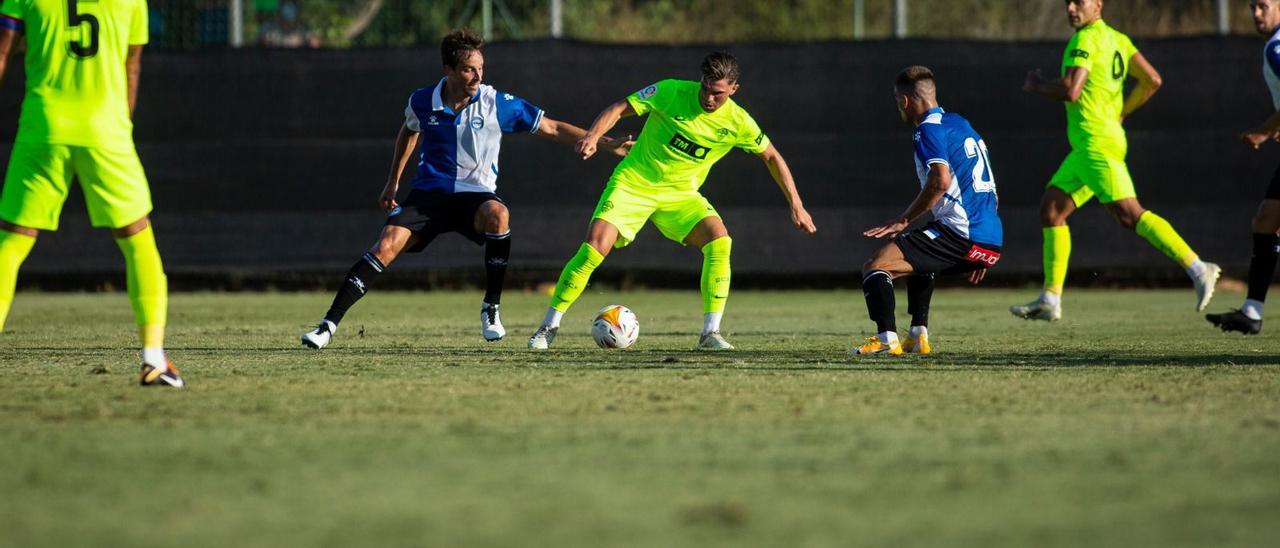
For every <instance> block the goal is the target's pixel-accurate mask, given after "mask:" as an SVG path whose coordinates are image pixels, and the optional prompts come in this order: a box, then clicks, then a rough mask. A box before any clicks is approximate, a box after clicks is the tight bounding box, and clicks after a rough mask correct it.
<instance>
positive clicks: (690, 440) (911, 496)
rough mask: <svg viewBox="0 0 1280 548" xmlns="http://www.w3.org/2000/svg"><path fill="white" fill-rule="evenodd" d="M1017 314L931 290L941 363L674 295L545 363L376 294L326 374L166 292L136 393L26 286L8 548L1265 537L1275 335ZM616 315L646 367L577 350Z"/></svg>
mask: <svg viewBox="0 0 1280 548" xmlns="http://www.w3.org/2000/svg"><path fill="white" fill-rule="evenodd" d="M1031 296H1032V292H1031V291H1019V292H1002V291H940V292H939V293H938V295H937V296H936V298H935V306H934V311H933V322H932V323H933V326H932V330H933V337H932V341H933V343H934V345H935V350H936V351H937V353H936V354H934V355H933V356H930V357H927V358H920V357H906V358H904V359H892V358H876V359H859V360H855V359H852V358H850V357H848V356H846V355H845V351H846V350H847V348H848V347H849V346H850V344H851V342H852V341H853V340H854V338H855V337H859V338H860V337H863V336H866V335H869V334H870V333H869V331H870V330H871V326H870V322H869V321H867V320H866V315H865V307H864V305H863V303H862V298H861V295H860V294H858V293H856V292H812V293H752V292H738V293H736V294H735V295H734V296H733V298H732V299H730V302H729V316H728V317H727V319H726V321H725V327H726V333H727V334H728V337H729V340H730V341H732V342H733V343H734V344H736V345H738V347H739V348H740V349H741V350H739V351H737V352H732V353H722V354H703V353H697V352H693V351H691V350H689V349H690V348H692V347H693V345H694V344H695V343H696V332H697V329H698V328H699V326H700V300H699V298H698V297H697V295H696V294H695V293H692V292H689V293H665V292H654V293H619V292H607V293H592V294H588V295H587V296H586V297H584V298H583V300H582V301H581V302H580V303H579V304H578V305H577V307H576V308H575V309H574V310H573V311H572V312H571V313H570V315H569V317H568V318H567V319H566V324H565V327H564V328H563V329H562V331H561V335H560V338H559V339H558V340H557V341H556V345H555V348H554V349H553V351H552V352H549V353H531V352H529V351H527V350H525V349H524V343H525V339H526V338H527V337H528V334H529V333H530V332H531V331H532V330H533V328H534V326H535V322H536V321H538V320H539V319H540V318H541V314H542V307H543V305H544V303H545V297H542V296H537V295H519V294H510V295H508V296H507V298H506V302H505V304H504V305H503V318H504V321H505V323H506V326H507V328H508V331H509V335H508V338H507V339H506V340H504V341H502V342H500V343H496V344H486V343H484V342H483V341H481V340H480V336H479V333H478V331H479V328H478V325H477V324H478V316H479V294H478V293H474V292H468V293H465V294H457V293H398V294H395V293H377V292H375V293H373V294H371V295H370V297H369V298H367V299H365V300H364V301H362V302H361V303H360V304H358V305H357V307H356V309H355V310H354V311H353V312H352V313H351V314H350V315H349V316H348V318H347V321H346V322H344V324H343V326H342V329H341V331H340V332H339V333H338V337H337V339H336V341H335V343H334V345H333V346H331V347H330V348H329V349H326V350H324V351H322V352H314V351H309V350H305V349H303V348H301V347H300V346H299V344H298V341H297V337H298V335H300V334H301V333H302V331H303V330H304V329H306V328H308V327H309V326H310V325H311V322H313V321H314V320H315V319H316V318H318V317H319V315H320V314H321V313H322V312H323V311H324V309H325V308H326V307H327V305H328V302H329V299H330V296H329V295H326V294H226V295H224V294H195V295H175V296H174V297H173V299H172V304H171V314H170V322H171V324H172V325H171V329H170V335H169V343H170V344H169V347H170V353H171V354H172V356H173V357H174V358H175V359H176V360H177V363H178V365H179V367H180V368H181V369H182V372H183V376H184V377H185V378H186V379H187V381H188V383H189V385H190V387H189V388H188V389H186V390H182V391H174V390H161V389H142V388H138V387H136V386H134V383H135V382H136V379H135V373H136V365H135V362H136V358H135V349H134V348H133V347H134V344H135V343H134V341H135V338H134V337H135V335H134V332H133V329H132V328H131V326H130V322H131V315H130V312H129V306H128V303H127V301H126V299H125V298H124V297H123V296H122V295H112V294H108V295H64V294H38V293H34V294H33V293H26V294H19V295H18V299H17V302H16V303H15V305H14V309H13V313H12V314H11V316H10V322H9V326H8V329H9V331H7V332H5V333H2V334H0V545H6V546H89V545H92V546H161V545H165V546H178V545H181V546H190V547H195V546H218V547H225V546H281V545H308V546H349V545H376V546H389V545H396V546H409V545H422V546H513V545H521V546H533V545H537V546H602V545H635V546H640V545H644V546H673V545H697V546H704V545H720V546H749V545H759V546H822V545H864V546H906V545H928V546H943V545H947V546H957V545H963V546H1249V545H1253V546H1262V545H1273V544H1270V543H1273V542H1274V541H1275V539H1277V538H1280V339H1277V330H1275V329H1272V330H1270V331H1266V332H1264V334H1263V335H1261V336H1258V337H1249V338H1245V337H1241V336H1228V335H1224V334H1221V333H1219V332H1216V331H1214V330H1213V329H1211V328H1210V327H1209V325H1208V324H1206V323H1205V322H1204V321H1203V320H1202V319H1201V318H1200V317H1199V316H1198V315H1197V314H1195V313H1193V312H1192V311H1191V310H1190V309H1191V304H1192V295H1191V291H1190V290H1185V291H1177V292H1146V291H1101V292H1088V291H1072V292H1070V293H1069V294H1068V295H1067V300H1066V306H1067V308H1066V310H1065V312H1066V319H1065V320H1064V321H1062V322H1060V323H1058V324H1054V325H1049V324H1044V323H1030V322H1024V321H1021V320H1017V319H1015V318H1013V317H1011V316H1009V314H1008V313H1007V312H1006V311H1005V309H1006V308H1007V306H1008V305H1009V304H1012V303H1014V302H1019V301H1021V300H1024V299H1028V298H1030V297H1031ZM1239 299H1240V296H1239V295H1237V294H1230V293H1226V294H1222V295H1221V296H1220V297H1219V299H1218V301H1217V304H1216V305H1215V307H1214V308H1215V309H1218V308H1224V307H1225V306H1226V305H1228V304H1235V303H1237V302H1238V301H1239ZM612 302H617V303H621V304H625V305H627V306H629V307H631V308H632V309H634V310H635V311H636V312H637V314H638V315H639V316H640V319H641V337H640V342H639V343H638V345H637V347H636V348H635V349H634V350H631V351H625V352H618V351H613V352H609V351H603V350H599V349H596V348H595V347H594V346H593V344H592V343H591V340H590V336H589V320H590V318H591V316H592V312H593V311H594V310H595V309H596V308H598V307H600V306H602V305H604V304H608V303H612ZM899 305H900V306H899V308H900V309H901V308H904V306H903V305H904V299H903V298H902V296H901V295H900V296H899ZM906 323H907V322H906V321H905V320H903V321H902V325H904V326H905V325H906ZM1267 539H1270V540H1267Z"/></svg>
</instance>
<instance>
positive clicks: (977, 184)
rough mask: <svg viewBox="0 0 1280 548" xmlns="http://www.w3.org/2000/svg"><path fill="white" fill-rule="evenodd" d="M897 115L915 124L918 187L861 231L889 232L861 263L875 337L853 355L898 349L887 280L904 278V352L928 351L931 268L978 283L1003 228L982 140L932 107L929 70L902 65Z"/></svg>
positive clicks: (957, 119)
mask: <svg viewBox="0 0 1280 548" xmlns="http://www.w3.org/2000/svg"><path fill="white" fill-rule="evenodd" d="M893 89H894V97H895V98H896V102H897V105H898V114H899V115H901V116H902V121H903V122H906V123H908V124H911V125H913V126H915V128H916V131H915V135H914V136H913V138H914V140H915V159H916V175H917V176H918V177H919V178H920V186H921V187H923V188H921V190H920V193H919V194H918V195H916V199H915V200H914V201H912V202H911V205H909V206H907V209H906V210H905V211H903V212H902V214H901V215H899V216H897V217H895V218H893V219H890V220H889V221H887V222H885V223H883V224H881V225H879V226H876V227H872V228H870V229H868V230H867V231H866V232H864V233H863V234H864V235H866V236H868V237H871V238H893V241H891V242H889V243H887V244H885V245H884V247H881V248H880V250H879V251H877V252H876V254H875V255H874V256H873V257H872V258H871V260H869V261H867V262H866V264H865V265H863V267H862V291H863V294H864V295H865V296H866V299H867V312H868V313H869V314H870V316H871V321H874V322H876V331H877V335H876V336H874V337H871V338H870V339H867V342H866V343H865V344H863V345H862V346H859V347H857V348H854V349H853V351H852V352H853V354H891V355H899V354H902V352H903V346H904V345H903V344H902V343H899V342H898V329H897V326H896V323H895V320H894V316H893V308H894V297H893V280H894V279H896V278H900V277H903V276H908V278H907V310H908V311H910V313H911V331H910V334H909V335H908V337H907V341H906V345H905V347H906V351H908V352H919V353H921V354H928V353H930V352H932V348H931V347H930V345H929V330H928V324H929V300H930V299H931V298H932V296H933V278H934V276H935V275H936V274H966V273H967V274H969V280H970V281H972V282H973V283H975V284H976V283H978V282H980V281H982V278H983V276H985V275H986V271H987V268H990V267H992V266H994V265H995V264H996V262H997V261H999V260H1000V246H1001V245H1002V244H1003V242H1004V229H1003V225H1002V223H1001V222H1000V215H999V214H997V213H996V206H997V205H998V203H999V201H1000V199H999V197H998V196H997V195H996V181H995V176H994V175H992V173H991V161H990V160H989V159H988V157H987V145H986V143H984V142H983V141H982V137H981V136H979V135H978V133H977V132H976V131H974V130H973V126H970V125H969V121H968V120H965V119H964V118H963V117H961V116H960V115H959V114H953V113H950V112H946V111H944V110H942V107H939V106H938V98H937V84H936V83H935V81H934V78H933V72H932V71H930V70H929V69H927V68H925V67H921V66H914V67H908V68H907V69H906V70H903V71H902V72H901V73H899V74H898V78H897V80H895V82H894V86H893ZM926 211H932V212H933V222H931V223H929V224H928V225H925V226H924V227H923V228H918V229H915V230H909V231H906V232H903V231H904V230H906V229H907V227H908V226H910V225H911V222H912V221H914V220H915V219H917V218H919V217H920V216H921V215H924V213H925V212H926Z"/></svg>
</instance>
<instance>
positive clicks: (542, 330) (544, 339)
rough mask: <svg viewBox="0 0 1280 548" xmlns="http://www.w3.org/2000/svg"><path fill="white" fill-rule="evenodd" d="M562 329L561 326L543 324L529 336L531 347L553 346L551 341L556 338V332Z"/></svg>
mask: <svg viewBox="0 0 1280 548" xmlns="http://www.w3.org/2000/svg"><path fill="white" fill-rule="evenodd" d="M559 331H560V328H559V327H549V326H545V325H544V326H542V327H539V328H538V330H537V331H534V332H533V336H532V337H529V348H531V349H533V350H546V349H548V348H551V343H552V342H553V341H555V340H556V333H558V332H559Z"/></svg>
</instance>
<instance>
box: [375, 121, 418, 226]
mask: <svg viewBox="0 0 1280 548" xmlns="http://www.w3.org/2000/svg"><path fill="white" fill-rule="evenodd" d="M417 147H418V132H416V131H413V130H411V129H409V127H408V126H405V125H401V126H400V133H399V134H397V135H396V147H395V151H394V152H393V154H392V156H391V173H389V174H387V184H386V186H384V187H383V188H382V195H380V196H379V197H378V207H381V208H382V210H383V211H391V210H393V209H395V208H396V206H398V205H400V204H398V203H396V193H397V192H399V191H400V177H401V176H402V175H403V174H404V167H405V166H406V165H407V164H408V163H409V156H410V155H412V154H413V149H415V148H417Z"/></svg>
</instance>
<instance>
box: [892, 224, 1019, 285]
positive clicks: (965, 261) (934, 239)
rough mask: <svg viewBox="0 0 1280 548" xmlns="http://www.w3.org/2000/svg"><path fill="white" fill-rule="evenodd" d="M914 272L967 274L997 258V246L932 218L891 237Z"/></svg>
mask: <svg viewBox="0 0 1280 548" xmlns="http://www.w3.org/2000/svg"><path fill="white" fill-rule="evenodd" d="M893 242H894V243H895V244H898V249H901V250H902V256H903V257H906V259H907V263H909V264H911V268H912V270H914V271H915V272H914V273H915V274H942V275H950V274H966V273H969V272H973V271H974V270H978V269H981V268H991V267H993V266H995V264H996V263H997V262H999V261H1000V246H996V245H987V244H980V243H976V242H973V241H972V240H969V239H968V238H964V237H962V236H960V235H959V234H956V233H955V232H954V231H952V230H951V229H949V228H947V227H945V226H943V225H942V224H941V223H939V222H937V221H935V222H932V223H929V224H927V225H925V226H924V227H922V228H917V229H915V230H908V231H906V232H903V233H901V234H899V235H898V236H897V237H896V238H894V239H893Z"/></svg>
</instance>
